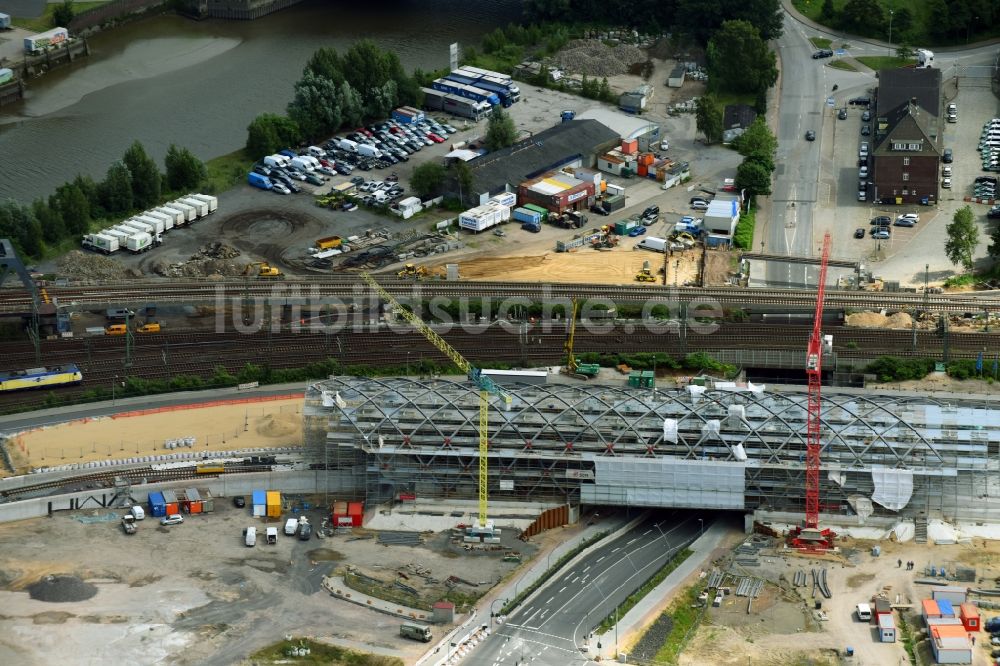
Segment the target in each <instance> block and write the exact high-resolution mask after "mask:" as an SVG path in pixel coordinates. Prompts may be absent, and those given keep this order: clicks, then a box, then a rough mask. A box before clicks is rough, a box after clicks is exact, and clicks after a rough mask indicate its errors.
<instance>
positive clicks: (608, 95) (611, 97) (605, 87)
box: [597, 76, 618, 104]
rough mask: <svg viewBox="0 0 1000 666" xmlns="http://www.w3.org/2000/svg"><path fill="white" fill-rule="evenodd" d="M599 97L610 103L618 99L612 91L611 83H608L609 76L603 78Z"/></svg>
mask: <svg viewBox="0 0 1000 666" xmlns="http://www.w3.org/2000/svg"><path fill="white" fill-rule="evenodd" d="M597 98H598V99H600V100H603V101H605V102H607V103H608V104H613V103H615V102H617V101H618V100H617V99H615V94H614V93H613V92H612V91H611V84H609V83H608V77H606V76H605V77H604V78H603V79H601V87H600V88H598V95H597Z"/></svg>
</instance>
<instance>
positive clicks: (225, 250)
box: [191, 241, 241, 261]
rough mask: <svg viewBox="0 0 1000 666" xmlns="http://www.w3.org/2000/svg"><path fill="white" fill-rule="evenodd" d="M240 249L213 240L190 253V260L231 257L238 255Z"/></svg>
mask: <svg viewBox="0 0 1000 666" xmlns="http://www.w3.org/2000/svg"><path fill="white" fill-rule="evenodd" d="M240 254H241V253H240V251H239V250H237V249H236V248H235V247H233V246H231V245H226V244H225V243H220V242H219V241H215V242H214V243H209V244H208V245H204V246H202V247H201V248H200V249H199V250H198V251H197V252H195V253H194V254H192V255H191V261H198V260H199V259H233V258H235V257H238V256H240Z"/></svg>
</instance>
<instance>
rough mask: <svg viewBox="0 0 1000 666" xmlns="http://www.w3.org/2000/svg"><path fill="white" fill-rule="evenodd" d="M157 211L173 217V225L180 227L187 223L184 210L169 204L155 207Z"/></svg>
mask: <svg viewBox="0 0 1000 666" xmlns="http://www.w3.org/2000/svg"><path fill="white" fill-rule="evenodd" d="M156 210H157V212H160V213H163V214H164V215H169V216H171V217H173V218H174V226H175V227H182V226H184V225H185V224H186V223H187V216H186V215H184V211H182V210H179V209H177V208H173V207H171V206H160V207H159V208H157V209H156Z"/></svg>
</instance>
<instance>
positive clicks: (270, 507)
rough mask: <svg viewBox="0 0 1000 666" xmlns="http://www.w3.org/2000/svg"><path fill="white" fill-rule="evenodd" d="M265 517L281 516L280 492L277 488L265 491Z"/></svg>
mask: <svg viewBox="0 0 1000 666" xmlns="http://www.w3.org/2000/svg"><path fill="white" fill-rule="evenodd" d="M267 517H268V518H280V517H281V493H280V492H278V491H277V490H268V491H267Z"/></svg>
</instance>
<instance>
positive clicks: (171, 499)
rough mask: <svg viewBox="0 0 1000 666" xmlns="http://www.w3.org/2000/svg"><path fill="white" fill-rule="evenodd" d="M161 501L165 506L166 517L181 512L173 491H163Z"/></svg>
mask: <svg viewBox="0 0 1000 666" xmlns="http://www.w3.org/2000/svg"><path fill="white" fill-rule="evenodd" d="M161 494H162V495H163V501H164V503H165V505H166V509H167V515H168V516H172V515H174V514H175V513H180V512H181V505H180V502H179V501H178V500H177V493H176V492H174V491H173V490H164V491H163V492H162V493H161Z"/></svg>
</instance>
